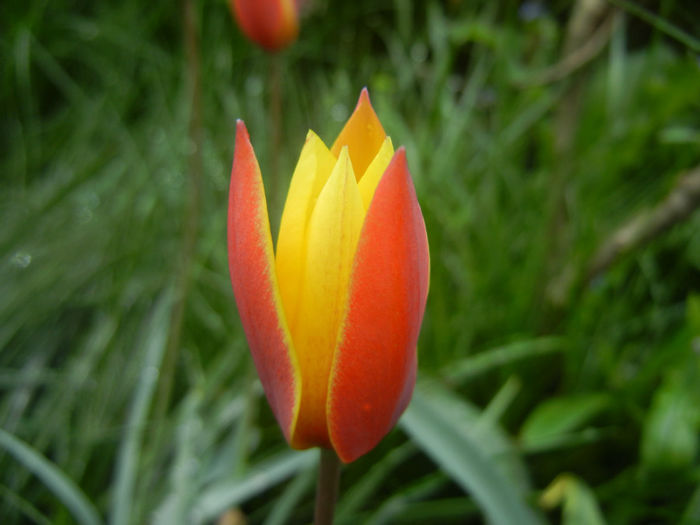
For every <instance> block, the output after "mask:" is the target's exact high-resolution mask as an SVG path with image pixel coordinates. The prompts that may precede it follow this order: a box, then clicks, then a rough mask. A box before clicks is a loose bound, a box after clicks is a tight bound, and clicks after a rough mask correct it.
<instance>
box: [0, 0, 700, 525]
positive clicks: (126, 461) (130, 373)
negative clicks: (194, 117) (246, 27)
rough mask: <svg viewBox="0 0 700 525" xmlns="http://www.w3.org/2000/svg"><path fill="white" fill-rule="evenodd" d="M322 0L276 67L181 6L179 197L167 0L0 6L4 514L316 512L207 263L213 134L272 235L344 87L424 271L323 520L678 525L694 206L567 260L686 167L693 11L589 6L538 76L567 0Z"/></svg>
mask: <svg viewBox="0 0 700 525" xmlns="http://www.w3.org/2000/svg"><path fill="white" fill-rule="evenodd" d="M317 4H318V5H317V6H316V7H315V8H314V9H313V10H312V11H311V12H310V13H309V14H308V16H307V17H306V18H305V19H304V20H303V21H302V27H301V34H300V37H299V39H298V41H297V42H296V43H295V44H294V45H293V46H292V47H291V48H290V49H288V50H287V51H285V52H284V53H282V54H281V55H279V56H276V57H270V56H269V55H266V54H265V53H264V52H262V51H261V50H259V49H256V48H254V46H253V45H251V44H250V43H249V42H247V41H246V40H245V39H244V38H243V37H242V36H241V34H240V32H239V31H238V29H237V28H236V26H235V24H234V23H233V21H232V20H231V17H230V15H229V12H228V8H227V6H226V3H225V2H220V1H216V2H213V1H204V2H200V3H197V4H196V13H197V24H196V27H197V29H198V31H199V35H200V42H199V45H200V49H199V51H200V59H201V88H202V90H201V110H202V114H201V118H202V150H201V162H202V178H201V180H200V181H199V185H198V187H199V190H198V192H197V193H193V192H194V191H195V187H194V186H193V183H192V177H191V173H192V167H191V165H190V163H189V157H190V151H191V147H192V145H191V141H190V138H189V136H188V127H189V122H190V114H191V104H190V88H189V84H188V80H187V73H186V55H185V44H184V42H183V28H182V26H183V24H182V12H181V5H180V4H177V3H176V4H163V5H162V6H151V5H146V4H144V3H140V2H135V1H128V0H127V1H125V2H121V3H107V4H96V3H84V2H68V1H60V2H46V1H44V2H34V3H31V4H28V5H22V4H20V3H18V2H9V3H5V4H3V6H2V7H0V39H1V40H0V46H1V47H0V53H1V54H0V73H1V74H0V104H1V106H0V107H1V108H2V119H0V130H1V132H0V151H1V153H2V154H1V155H0V170H1V171H0V172H1V173H2V177H1V178H0V224H1V225H2V227H1V228H0V265H1V270H0V427H1V428H2V431H0V432H1V433H0V472H1V473H2V474H0V516H3V523H9V524H12V523H57V524H62V523H66V524H68V523H74V522H79V523H101V522H104V523H112V524H114V525H122V524H126V523H144V522H157V523H168V524H169V523H178V522H181V523H206V522H212V520H216V518H217V517H218V516H220V515H221V514H222V513H223V512H224V511H225V510H226V509H229V508H236V509H239V510H240V511H241V512H242V513H243V514H244V515H245V516H246V517H247V519H248V520H249V522H250V523H269V524H281V523H308V522H310V521H311V516H312V505H313V492H314V470H313V469H314V468H315V462H316V459H315V454H314V453H313V452H312V453H300V452H294V451H290V450H288V448H287V446H286V444H285V443H284V440H283V438H282V435H281V433H280V431H279V429H278V428H277V426H276V424H275V422H274V419H273V417H272V415H271V412H270V410H269V408H268V407H267V404H266V402H265V399H264V396H263V395H262V389H261V387H260V385H259V383H258V382H257V379H256V376H255V372H254V370H253V367H252V362H251V359H250V357H249V354H248V351H247V345H246V342H245V339H244V336H243V333H242V330H241V326H240V321H239V320H238V316H237V313H236V309H235V303H234V300H233V294H232V291H231V286H230V282H229V278H228V266H227V261H226V250H225V216H226V204H227V190H228V177H229V173H230V167H231V166H230V165H231V158H232V155H233V139H234V127H235V119H237V118H243V119H244V120H245V121H246V124H247V126H248V129H249V131H250V135H251V139H252V142H253V145H254V147H255V150H256V153H257V155H258V158H259V160H260V164H261V167H262V171H263V174H264V177H265V183H266V189H267V195H268V200H269V206H270V211H271V216H272V230H273V232H276V229H277V223H278V221H279V217H280V214H281V207H282V205H283V202H284V198H285V195H286V191H287V187H288V181H289V177H290V175H291V172H292V169H293V167H294V163H295V162H296V157H297V155H298V152H299V151H300V149H301V145H302V143H303V140H304V137H305V134H306V131H307V130H308V129H309V128H312V129H314V130H315V131H316V132H317V133H319V135H320V136H321V138H322V139H324V140H325V141H326V142H327V143H331V142H332V141H333V139H334V137H335V135H336V134H337V133H338V131H339V130H340V128H341V127H342V124H343V122H344V121H345V119H346V118H347V117H348V116H349V113H350V111H351V109H352V107H353V105H354V103H355V101H356V98H357V96H358V94H359V91H360V89H361V88H362V87H363V86H365V85H366V86H368V87H369V89H370V93H371V96H372V101H373V104H374V107H375V109H376V111H377V113H378V115H379V117H380V119H381V120H382V123H383V124H384V127H385V129H386V130H387V133H388V134H389V135H391V137H392V139H393V142H394V144H395V145H397V146H398V145H402V144H403V145H405V146H406V148H407V152H408V159H409V166H410V169H411V172H412V174H413V178H414V181H415V185H416V189H417V193H418V198H419V201H420V203H421V206H422V209H423V213H424V216H425V220H426V225H427V229H428V236H429V241H430V251H431V269H432V272H431V288H430V296H429V299H428V305H427V310H426V316H425V321H424V324H423V329H422V332H421V338H420V342H419V361H420V370H419V375H420V380H419V385H418V388H417V391H416V399H415V401H416V402H415V403H414V404H413V405H411V407H410V408H409V411H408V412H407V414H406V417H405V418H404V419H403V420H402V422H401V424H400V425H399V426H398V428H397V429H396V430H394V431H392V433H391V434H390V435H389V436H387V438H385V440H384V441H383V442H382V443H381V444H380V445H379V446H378V447H377V448H376V449H375V450H373V451H372V452H370V453H369V454H368V455H367V456H365V457H362V458H360V459H359V460H358V461H357V462H355V463H354V464H352V465H350V466H348V467H346V468H345V469H344V472H343V477H342V481H341V498H340V501H339V506H338V522H339V523H480V522H481V521H482V519H483V517H484V516H488V517H489V519H491V520H492V521H493V522H494V523H508V522H509V520H510V522H512V520H513V519H514V518H512V516H514V515H519V516H525V515H527V516H528V519H529V520H530V521H531V522H533V523H534V522H551V523H559V522H561V523H565V524H574V523H598V522H600V521H601V520H605V521H606V522H607V523H624V524H627V523H630V524H631V523H684V524H691V523H696V522H697V519H698V515H700V512H699V510H698V509H700V505H699V504H698V502H699V501H700V455H699V454H698V445H699V443H698V435H699V434H700V432H699V431H700V409H699V408H698V407H700V386H699V385H700V365H699V363H698V354H697V352H698V341H699V340H698V337H699V335H698V334H700V235H698V232H699V231H700V215H699V214H698V213H695V214H693V215H691V216H690V217H689V218H688V219H687V220H685V221H683V222H681V223H679V224H677V225H675V226H674V227H673V228H671V229H670V230H668V231H666V232H664V233H663V234H661V235H659V236H657V237H655V238H654V239H653V240H652V241H651V242H649V243H648V244H645V245H644V246H641V247H639V248H637V249H635V250H633V251H632V252H631V253H630V254H628V255H626V256H624V257H622V258H621V259H620V260H619V261H617V262H616V263H615V264H614V265H612V266H611V267H610V268H609V269H608V270H607V271H605V272H604V273H603V274H602V275H600V276H598V277H597V278H595V279H594V280H592V281H591V282H585V281H581V280H577V279H576V278H577V277H579V276H580V275H582V272H584V271H585V268H586V264H587V263H588V261H590V259H591V257H592V256H593V255H594V253H595V251H596V249H597V248H598V247H599V246H600V245H601V243H602V242H603V241H604V240H605V239H606V238H607V237H608V236H609V235H610V234H611V233H612V232H613V231H614V230H615V229H616V228H617V227H619V226H620V225H622V224H624V223H625V222H626V221H628V220H629V219H630V218H631V217H633V216H635V215H636V214H638V213H640V212H643V211H644V210H647V209H650V208H651V207H653V206H654V205H656V204H657V203H658V202H660V201H661V200H662V199H663V198H664V197H665V196H666V195H667V194H668V192H669V191H671V190H672V188H673V187H674V185H675V183H676V182H677V180H678V179H679V177H680V176H681V175H682V174H683V173H685V172H686V171H688V170H690V169H692V168H694V167H696V166H698V164H700V98H699V97H698V93H700V67H698V62H697V56H696V53H697V42H698V35H699V34H700V25H699V22H698V17H697V16H696V14H697V13H696V11H697V8H696V7H695V6H694V5H693V2H681V1H665V2H658V3H653V2H652V3H645V7H644V8H643V10H641V11H640V10H639V9H638V8H636V7H634V6H631V4H632V2H614V5H616V6H619V8H620V9H621V11H620V16H619V17H618V19H617V23H616V24H613V26H612V27H613V28H612V30H611V34H610V36H609V42H608V44H607V45H606V46H605V47H604V49H603V51H602V52H601V53H600V54H599V55H597V56H596V57H594V58H593V59H592V60H591V61H590V62H589V63H587V64H586V65H584V66H583V67H582V68H581V69H580V70H579V71H577V72H575V73H573V74H570V75H567V76H565V77H564V78H563V79H561V80H557V81H553V82H549V83H544V84H542V83H538V82H536V79H537V78H539V77H540V75H541V74H542V72H543V71H545V70H546V69H547V68H548V67H550V66H552V65H553V64H556V63H557V62H558V61H559V60H560V59H561V58H562V56H561V48H562V42H563V40H564V38H565V31H566V21H567V20H568V19H569V17H570V16H572V8H571V6H570V5H568V4H566V3H561V2H558V3H554V5H549V4H547V5H549V7H546V8H545V9H544V11H542V12H541V13H539V14H538V15H537V16H536V17H535V18H533V19H531V20H529V19H525V18H523V17H522V16H519V15H518V8H519V6H520V4H518V3H514V2H439V1H427V0H426V1H424V2H408V1H403V0H395V1H394V2H383V3H379V4H377V3H375V2H370V1H362V2H340V1H335V0H333V1H329V2H318V3H317ZM657 4H658V5H657ZM543 5H544V4H543ZM627 8H628V11H625V9H627ZM693 13H695V16H694V15H693ZM275 71H277V73H275ZM275 74H278V75H279V76H280V78H281V79H282V83H281V86H280V96H281V99H282V111H281V113H280V115H279V119H278V124H279V137H280V145H279V148H278V149H279V151H277V152H276V151H275V149H276V148H275V146H274V144H273V140H272V137H273V136H274V126H275V125H276V124H275V122H276V120H275V119H276V117H275V115H274V111H271V109H270V108H271V100H272V97H273V87H272V82H273V78H274V75H275ZM572 92H575V93H578V99H577V100H578V102H577V104H578V106H577V110H575V111H573V112H570V114H569V116H568V120H567V119H565V120H567V122H568V124H569V125H570V126H572V129H573V130H574V132H573V135H572V139H571V143H570V144H569V146H568V147H566V148H563V149H562V147H561V146H560V145H559V144H558V141H559V140H560V139H561V137H562V134H563V131H562V123H561V118H562V113H563V112H565V108H566V107H567V104H570V103H571V102H572V100H573V99H572ZM274 156H276V159H275V158H273V157H274ZM275 167H276V168H277V170H276V172H273V169H275ZM193 195H194V197H193ZM192 199H194V200H196V202H197V204H198V212H197V213H194V214H193V213H191V212H190V211H188V210H189V209H191V208H189V207H190V206H191V201H192ZM192 227H195V228H196V237H195V242H194V244H193V245H190V244H188V243H187V241H186V240H183V239H185V237H186V235H185V232H186V231H188V228H192ZM183 250H184V251H185V252H187V253H183ZM566 271H571V272H572V275H573V276H574V277H575V279H574V282H573V284H572V286H571V287H568V286H560V287H559V288H557V287H556V286H555V289H556V290H557V291H559V292H561V293H560V296H561V300H559V301H553V300H552V296H551V293H550V292H551V290H552V285H553V283H560V282H566V281H565V280H562V279H561V278H562V276H565V274H566ZM182 294H184V295H182ZM180 298H184V302H182V303H181V304H182V305H184V310H183V314H182V318H181V322H178V321H177V319H178V315H177V305H178V304H180V303H179V302H178V301H179V300H180ZM171 363H172V364H171ZM525 509H527V510H525ZM522 519H523V520H524V519H525V518H524V517H523V518H522ZM522 522H523V523H524V522H525V521H522Z"/></svg>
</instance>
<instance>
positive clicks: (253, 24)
mask: <svg viewBox="0 0 700 525" xmlns="http://www.w3.org/2000/svg"><path fill="white" fill-rule="evenodd" d="M229 3H230V6H231V10H232V11H233V14H234V16H235V18H236V20H237V21H238V25H239V27H240V28H241V30H242V31H243V33H245V35H246V36H247V37H248V38H250V39H251V40H252V41H253V42H255V43H256V44H258V45H260V46H262V47H263V48H265V49H267V50H268V51H278V50H280V49H282V48H283V47H286V46H287V45H289V44H290V43H292V42H293V41H294V40H296V37H297V34H298V33H299V21H298V16H299V4H300V0H229Z"/></svg>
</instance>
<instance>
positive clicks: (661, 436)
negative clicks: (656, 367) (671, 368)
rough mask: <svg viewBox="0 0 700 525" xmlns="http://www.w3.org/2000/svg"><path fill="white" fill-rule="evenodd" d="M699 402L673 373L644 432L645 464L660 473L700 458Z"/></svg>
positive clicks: (649, 415) (658, 393)
mask: <svg viewBox="0 0 700 525" xmlns="http://www.w3.org/2000/svg"><path fill="white" fill-rule="evenodd" d="M696 403H697V399H694V396H693V395H692V392H691V391H690V389H688V388H686V387H685V383H684V382H683V381H680V380H678V379H677V376H676V375H675V374H669V376H668V377H667V379H666V380H665V381H664V383H663V384H662V386H661V388H660V389H659V390H658V391H657V392H656V394H655V395H654V400H653V402H652V405H651V409H650V410H649V413H648V414H647V418H646V421H645V423H644V430H643V433H642V443H641V454H642V463H643V464H644V465H645V466H647V467H649V468H651V469H658V470H673V469H680V468H683V467H686V466H689V465H690V464H691V463H692V462H693V460H694V458H695V457H696V455H697V451H698V434H697V428H696V427H697V414H698V407H697V405H696Z"/></svg>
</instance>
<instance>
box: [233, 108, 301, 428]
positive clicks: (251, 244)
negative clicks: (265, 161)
mask: <svg viewBox="0 0 700 525" xmlns="http://www.w3.org/2000/svg"><path fill="white" fill-rule="evenodd" d="M228 261H229V270H230V273H231V283H232V284H233V293H234V295H235V297H236V304H237V306H238V313H239V315H240V317H241V323H242V324H243V330H244V331H245V335H246V338H247V339H248V345H249V346H250V351H251V354H252V355H253V361H254V362H255V368H256V369H257V370H258V375H259V376H260V381H261V382H262V386H263V389H264V390H265V395H266V396H267V400H268V402H269V403H270V407H271V408H272V412H273V413H274V414H275V417H276V418H277V422H278V423H279V425H280V427H281V428H282V432H283V433H284V436H285V438H287V441H289V439H290V436H291V435H292V433H293V430H294V426H295V424H296V420H297V415H298V412H299V403H300V399H301V381H300V379H299V378H300V375H299V365H298V363H297V361H296V357H295V354H294V348H293V344H292V338H291V336H290V335H289V329H288V328H287V322H286V320H285V317H284V311H283V309H282V301H281V299H280V293H279V287H278V285H277V277H276V273H275V263H274V256H273V252H272V237H271V235H270V223H269V221H268V216H267V204H266V202H265V189H264V187H263V183H262V176H261V174H260V166H259V165H258V161H257V159H256V158H255V152H254V151H253V146H252V145H251V143H250V137H249V136H248V131H247V130H246V127H245V124H244V123H243V121H241V120H239V121H238V122H237V124H236V149H235V152H234V155H233V169H232V171H231V186H230V189H229V206H228Z"/></svg>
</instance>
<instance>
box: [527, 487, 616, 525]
mask: <svg viewBox="0 0 700 525" xmlns="http://www.w3.org/2000/svg"><path fill="white" fill-rule="evenodd" d="M540 502H541V503H542V505H543V506H544V507H545V508H553V507H556V506H558V505H560V504H562V502H563V513H562V524H563V525H605V518H604V517H603V513H602V512H601V511H600V507H599V506H598V501H597V499H596V497H595V494H594V493H593V491H592V490H591V489H590V487H589V486H588V485H586V484H585V483H584V482H583V481H582V480H580V479H579V478H577V477H576V476H573V475H571V474H561V475H559V476H557V478H556V479H555V480H554V481H553V482H552V483H551V484H550V485H549V487H547V489H546V490H545V491H544V493H543V494H542V496H541V498H540Z"/></svg>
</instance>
